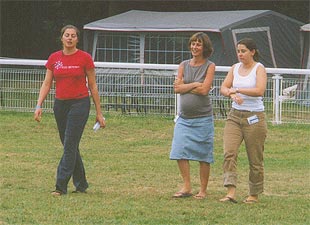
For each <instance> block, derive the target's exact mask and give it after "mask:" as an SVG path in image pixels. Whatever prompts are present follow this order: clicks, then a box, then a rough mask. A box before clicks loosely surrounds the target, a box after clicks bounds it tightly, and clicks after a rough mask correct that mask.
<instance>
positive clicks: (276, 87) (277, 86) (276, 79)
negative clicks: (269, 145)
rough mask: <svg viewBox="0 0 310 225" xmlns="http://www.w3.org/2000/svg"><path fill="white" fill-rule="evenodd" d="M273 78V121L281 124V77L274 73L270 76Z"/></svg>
mask: <svg viewBox="0 0 310 225" xmlns="http://www.w3.org/2000/svg"><path fill="white" fill-rule="evenodd" d="M272 79H273V123H274V124H281V123H282V121H281V120H282V118H281V116H282V99H281V91H282V79H283V77H282V76H280V75H279V74H276V75H274V76H273V77H272Z"/></svg>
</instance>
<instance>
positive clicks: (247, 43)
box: [237, 38, 259, 62]
mask: <svg viewBox="0 0 310 225" xmlns="http://www.w3.org/2000/svg"><path fill="white" fill-rule="evenodd" d="M237 45H244V46H245V47H247V48H248V49H249V50H250V51H252V50H255V53H254V55H253V59H254V60H255V61H256V62H258V60H259V51H258V49H257V47H256V43H255V41H254V40H253V39H252V38H243V39H241V40H240V41H238V43H237Z"/></svg>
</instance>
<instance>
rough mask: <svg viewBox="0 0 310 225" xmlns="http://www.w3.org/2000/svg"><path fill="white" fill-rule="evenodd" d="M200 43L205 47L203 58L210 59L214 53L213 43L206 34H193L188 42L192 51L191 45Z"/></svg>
mask: <svg viewBox="0 0 310 225" xmlns="http://www.w3.org/2000/svg"><path fill="white" fill-rule="evenodd" d="M194 41H198V42H201V43H202V46H203V57H204V58H208V57H209V56H211V55H212V53H213V47H212V42H211V40H210V38H209V36H208V35H207V34H206V33H203V32H198V33H195V34H193V35H192V36H191V37H190V39H189V41H188V48H189V50H190V49H191V43H192V42H194Z"/></svg>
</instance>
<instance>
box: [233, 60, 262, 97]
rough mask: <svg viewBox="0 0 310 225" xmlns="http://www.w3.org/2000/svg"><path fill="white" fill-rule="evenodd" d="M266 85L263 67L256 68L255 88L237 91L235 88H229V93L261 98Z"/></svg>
mask: <svg viewBox="0 0 310 225" xmlns="http://www.w3.org/2000/svg"><path fill="white" fill-rule="evenodd" d="M266 85H267V73H266V69H265V67H263V66H261V65H260V66H258V68H257V71H256V86H255V87H254V88H239V89H238V91H237V90H236V89H235V88H231V89H230V90H229V92H230V93H231V94H236V93H241V94H244V95H248V96H252V97H258V96H263V95H264V93H265V90H266Z"/></svg>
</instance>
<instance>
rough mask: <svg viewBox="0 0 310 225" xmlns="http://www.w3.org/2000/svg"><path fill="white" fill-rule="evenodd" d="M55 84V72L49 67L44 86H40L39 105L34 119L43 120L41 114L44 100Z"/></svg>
mask: <svg viewBox="0 0 310 225" xmlns="http://www.w3.org/2000/svg"><path fill="white" fill-rule="evenodd" d="M52 84H53V72H52V71H51V70H49V69H47V70H46V73H45V79H44V81H43V83H42V86H41V88H40V93H39V98H38V101H37V106H36V109H35V112H34V119H35V120H36V121H38V122H40V121H41V116H42V108H41V107H42V104H43V102H44V100H45V99H46V96H47V95H48V93H49V92H50V89H51V87H52Z"/></svg>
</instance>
